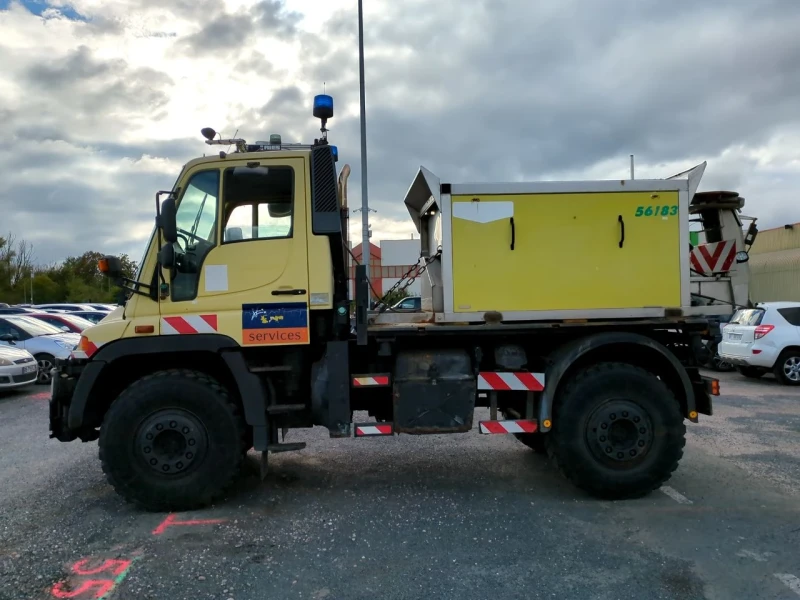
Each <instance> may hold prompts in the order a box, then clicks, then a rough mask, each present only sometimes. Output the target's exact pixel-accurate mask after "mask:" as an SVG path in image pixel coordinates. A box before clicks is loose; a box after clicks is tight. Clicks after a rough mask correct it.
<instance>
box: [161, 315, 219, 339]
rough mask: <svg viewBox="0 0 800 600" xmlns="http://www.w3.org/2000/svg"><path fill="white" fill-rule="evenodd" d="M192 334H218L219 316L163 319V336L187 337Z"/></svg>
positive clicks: (189, 316)
mask: <svg viewBox="0 0 800 600" xmlns="http://www.w3.org/2000/svg"><path fill="white" fill-rule="evenodd" d="M190 333H217V315H184V316H182V317H162V318H161V335H187V334H190Z"/></svg>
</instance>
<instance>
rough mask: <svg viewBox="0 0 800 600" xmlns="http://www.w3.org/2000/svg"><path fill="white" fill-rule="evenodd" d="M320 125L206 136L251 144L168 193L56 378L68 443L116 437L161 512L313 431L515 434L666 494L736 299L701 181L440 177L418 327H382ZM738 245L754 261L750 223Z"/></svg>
mask: <svg viewBox="0 0 800 600" xmlns="http://www.w3.org/2000/svg"><path fill="white" fill-rule="evenodd" d="M314 114H315V116H317V117H319V118H321V119H322V129H321V130H322V135H321V137H320V138H319V139H317V140H314V143H313V144H310V145H305V146H300V145H285V144H282V142H281V140H280V139H279V137H278V136H271V138H270V140H269V141H268V142H257V143H255V144H249V143H247V142H246V141H244V140H241V139H234V140H222V139H219V138H218V136H217V135H216V133H215V132H214V131H213V130H212V129H210V128H209V129H204V130H203V135H204V136H205V137H206V143H208V144H214V145H217V144H221V145H224V146H228V145H234V146H235V147H236V151H234V152H225V151H222V152H219V154H215V155H213V156H208V157H203V158H197V159H195V160H192V161H190V162H189V163H187V164H186V165H185V166H184V168H183V170H182V172H181V173H180V175H179V176H178V179H177V181H176V183H175V185H174V187H173V188H172V189H171V190H168V191H162V192H158V193H157V194H156V214H157V216H156V227H155V228H154V231H153V235H152V237H151V239H150V241H149V242H148V244H147V248H146V250H145V253H144V258H143V260H142V261H141V264H140V268H139V272H138V273H137V275H136V276H135V277H134V278H133V279H131V280H127V279H124V278H123V277H122V275H121V270H120V267H119V261H118V260H117V259H116V258H114V257H112V256H108V257H106V258H104V259H103V260H102V261H101V264H100V268H101V271H103V272H104V273H105V274H106V275H108V276H109V277H112V278H113V279H114V280H116V281H118V282H119V283H120V284H121V285H123V286H124V287H125V289H127V290H128V292H129V294H128V297H127V298H126V300H125V301H124V302H123V303H122V304H121V305H120V306H119V307H118V308H117V309H116V310H115V311H114V312H113V313H112V314H111V315H109V316H108V317H107V318H106V319H104V320H103V321H102V322H100V323H99V324H97V325H95V326H94V327H91V328H90V329H87V330H86V331H85V332H84V334H83V337H82V338H81V341H80V343H79V344H78V346H77V347H76V348H75V349H74V351H73V353H72V356H71V357H70V359H69V360H67V361H62V362H60V363H59V365H58V367H57V370H56V372H55V374H54V377H53V383H52V398H51V401H50V429H51V437H55V438H57V439H58V440H61V441H64V442H68V441H73V440H76V439H80V440H82V441H84V442H88V441H93V440H97V439H99V447H100V459H101V462H102V466H103V470H104V471H105V472H106V474H107V476H108V480H109V482H110V484H111V485H112V486H113V487H114V488H115V489H116V490H117V492H118V493H120V494H121V495H122V496H123V497H125V498H126V499H128V500H131V501H133V502H135V503H137V504H139V505H141V506H142V507H145V508H147V509H152V510H179V509H190V508H196V507H200V506H203V505H206V504H208V503H209V502H211V501H213V500H214V499H216V498H218V497H220V496H221V495H222V494H223V493H224V492H225V490H226V488H227V487H228V485H229V484H230V483H231V482H232V481H233V479H234V478H235V476H236V475H237V473H238V472H239V470H240V468H241V465H242V461H243V457H244V456H245V454H246V453H247V452H248V451H249V450H251V449H253V450H255V451H257V452H260V453H261V459H262V472H263V470H265V469H266V466H267V457H268V455H269V453H271V452H283V451H292V450H301V449H302V448H303V447H304V446H305V444H304V443H300V442H291V437H290V441H289V442H287V441H286V440H285V434H286V432H287V431H290V430H292V429H294V428H302V427H311V426H322V427H325V428H327V429H328V430H329V432H330V435H331V437H336V438H338V437H351V436H355V437H358V438H364V437H372V436H391V435H398V434H404V433H405V434H445V433H468V432H472V431H473V430H477V432H479V433H481V434H511V435H514V436H516V437H517V438H518V439H519V440H520V441H521V442H522V443H524V444H525V445H527V446H529V447H531V448H532V449H534V450H535V451H538V452H546V453H547V454H548V455H549V456H550V457H551V458H552V459H554V462H555V463H556V464H557V466H558V468H559V469H560V470H561V471H562V472H563V473H564V475H566V476H567V477H568V478H569V479H570V480H572V481H573V482H574V483H575V484H576V485H577V486H578V487H580V488H582V489H583V490H585V491H587V492H589V493H590V494H592V495H594V496H596V497H601V498H631V497H637V496H641V495H644V494H647V493H649V492H650V491H651V490H653V489H656V488H658V487H659V486H660V485H661V484H662V483H663V482H664V481H666V480H667V479H668V478H669V477H670V475H671V473H672V472H673V471H674V470H675V469H676V468H677V466H678V462H679V460H680V458H681V456H682V454H683V447H684V443H685V442H684V435H685V421H686V420H688V421H690V422H697V421H698V419H699V416H698V415H699V414H706V415H710V414H711V410H712V401H711V397H712V396H713V395H715V394H718V392H719V383H718V382H717V381H716V380H714V379H712V378H708V377H704V376H702V375H701V373H700V371H699V368H698V367H699V361H698V358H697V356H698V352H700V350H701V349H702V343H701V338H702V337H703V335H705V334H706V333H707V321H706V316H707V315H708V314H710V313H713V312H714V311H722V312H724V311H728V312H730V311H732V310H733V307H734V305H735V304H736V303H735V302H734V299H733V297H732V296H730V297H728V298H727V301H728V304H722V305H718V306H716V307H713V308H709V303H708V302H707V301H700V300H699V296H698V295H697V289H695V287H693V285H694V284H693V282H692V277H693V274H692V271H693V270H692V267H691V264H690V263H691V252H692V250H693V248H691V247H690V244H689V218H690V213H691V212H692V209H691V206H692V202H693V200H694V199H695V198H697V194H696V190H697V185H698V182H699V177H700V175H701V174H702V169H703V167H704V165H701V166H699V167H697V168H695V169H693V170H691V171H689V172H687V173H686V174H682V175H680V176H676V177H675V178H671V179H665V180H623V181H619V180H617V181H579V182H538V183H508V184H489V183H474V184H458V183H446V182H442V181H440V180H439V179H438V178H437V177H435V176H434V175H433V174H432V173H431V172H430V171H428V170H427V169H424V168H422V169H420V171H419V172H418V174H417V176H416V177H415V179H414V180H413V183H412V184H411V186H410V188H409V190H408V192H407V194H406V197H405V205H406V206H407V208H408V211H409V214H410V217H411V219H412V221H413V223H414V225H415V226H416V228H417V231H418V232H419V234H420V237H421V240H422V246H421V247H422V256H421V257H420V263H419V268H418V269H417V270H416V271H415V272H413V273H412V274H411V276H417V277H420V278H422V280H423V291H422V310H421V311H419V312H416V313H407V312H403V313H400V312H393V311H391V310H383V311H382V312H375V311H370V310H369V306H370V286H369V282H368V281H367V279H366V275H365V267H363V266H359V267H357V269H356V282H355V285H354V288H355V298H352V299H351V298H350V297H349V295H348V289H349V285H348V279H347V278H348V272H349V271H348V266H349V256H348V253H349V244H348V240H347V229H348V228H347V217H348V210H347V205H346V189H347V186H346V183H347V181H346V174H347V173H348V172H349V168H348V167H346V166H345V168H344V169H343V171H342V174H341V175H340V176H339V177H338V178H337V169H336V164H337V161H338V150H337V149H336V147H335V146H332V145H330V144H329V143H328V140H327V130H326V127H325V124H326V122H327V119H328V118H330V117H332V116H333V104H332V99H330V97H328V96H321V97H317V98H316V99H315V104H314ZM731 206H732V205H731ZM731 206H726V207H722V208H718V209H715V210H716V211H717V212H716V213H715V214H716V216H717V217H719V213H720V211H731V210H734V211H735V210H737V209H736V208H735V207H734V208H731ZM707 212H708V211H707ZM709 214H710V213H709ZM709 218H710V217H709ZM733 229H735V228H733ZM733 229H730V230H729V231H733ZM732 235H733V237H734V238H736V241H735V244H736V245H738V246H737V256H736V257H735V258H736V264H737V265H740V266H742V268H744V266H746V259H747V257H746V251H745V248H744V247H743V246H742V244H743V238H742V235H743V234H742V231H741V228H739V232H738V234H732ZM737 235H738V237H737ZM740 238H742V239H740ZM740 275H741V273H740ZM708 276H709V277H713V276H716V277H717V278H718V279H719V280H720V281H722V280H723V279H724V278H725V277H730V274H728V275H725V274H724V273H716V275H714V274H711V275H708ZM728 287H731V286H728ZM352 301H354V303H355V326H354V327H352V326H351V314H350V307H351V302H352ZM719 306H723V308H719ZM476 407H479V408H481V409H482V413H485V418H483V419H482V420H479V421H478V422H477V423H476V422H475V421H474V416H473V415H474V413H475V409H476ZM355 411H365V412H367V413H368V414H369V415H370V418H371V419H372V420H371V421H370V422H359V423H354V422H353V414H354V412H355ZM281 433H283V434H284V435H283V436H282V435H281ZM487 451H491V447H489V446H487Z"/></svg>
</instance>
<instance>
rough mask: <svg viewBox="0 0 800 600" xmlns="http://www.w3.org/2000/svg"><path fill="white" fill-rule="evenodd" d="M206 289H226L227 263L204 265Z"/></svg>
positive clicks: (225, 290) (216, 290) (215, 290)
mask: <svg viewBox="0 0 800 600" xmlns="http://www.w3.org/2000/svg"><path fill="white" fill-rule="evenodd" d="M206 291H207V292H227V291H228V265H206Z"/></svg>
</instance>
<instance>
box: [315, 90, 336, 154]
mask: <svg viewBox="0 0 800 600" xmlns="http://www.w3.org/2000/svg"><path fill="white" fill-rule="evenodd" d="M314 117H315V118H317V119H319V120H320V121H322V126H321V127H320V128H319V130H320V131H321V132H322V137H321V138H320V139H319V140H317V143H319V144H322V145H324V144H327V143H328V128H327V127H326V125H327V124H328V119H332V118H333V98H332V97H330V96H329V95H328V94H319V95H317V96H314Z"/></svg>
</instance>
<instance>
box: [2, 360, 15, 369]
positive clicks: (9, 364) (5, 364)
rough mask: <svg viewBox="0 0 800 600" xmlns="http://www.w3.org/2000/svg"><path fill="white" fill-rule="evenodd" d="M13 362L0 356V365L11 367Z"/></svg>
mask: <svg viewBox="0 0 800 600" xmlns="http://www.w3.org/2000/svg"><path fill="white" fill-rule="evenodd" d="M12 366H14V363H13V362H11V361H10V360H6V359H5V358H0V367H12Z"/></svg>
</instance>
